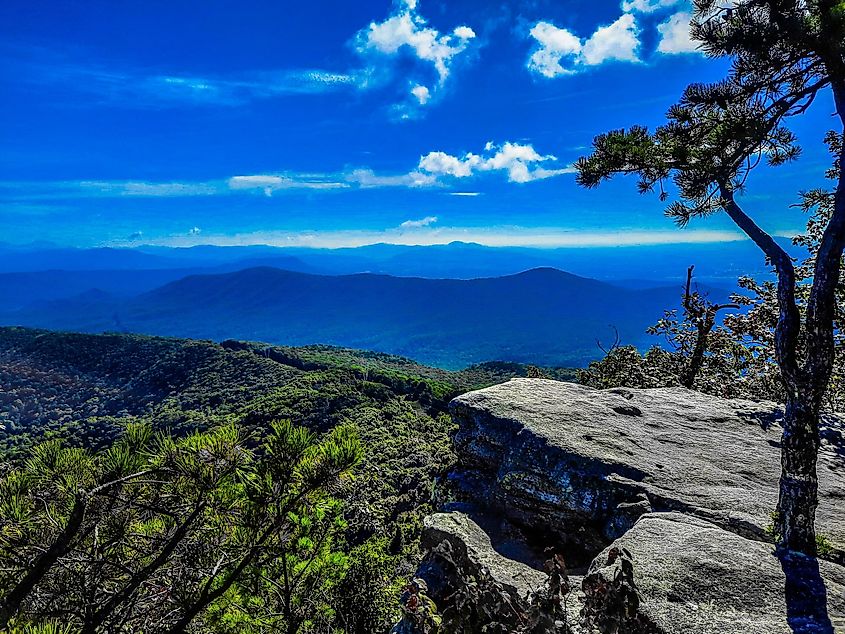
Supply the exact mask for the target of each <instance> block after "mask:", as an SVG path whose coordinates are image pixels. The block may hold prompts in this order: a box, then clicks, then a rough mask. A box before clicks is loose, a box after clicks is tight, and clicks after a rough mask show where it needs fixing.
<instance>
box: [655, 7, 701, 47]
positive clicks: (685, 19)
mask: <svg viewBox="0 0 845 634" xmlns="http://www.w3.org/2000/svg"><path fill="white" fill-rule="evenodd" d="M691 20H692V15H691V14H690V13H688V12H686V11H681V12H680V13H676V14H675V15H672V16H670V17H669V18H668V19H667V20H666V21H665V22H661V23H660V24H658V25H657V32H658V33H660V43H659V44H658V45H657V50H658V51H659V52H660V53H666V54H668V55H676V54H679V53H699V52H700V51H699V49H698V44H699V43H698V42H696V41H695V40H693V39H692V37H690V21H691Z"/></svg>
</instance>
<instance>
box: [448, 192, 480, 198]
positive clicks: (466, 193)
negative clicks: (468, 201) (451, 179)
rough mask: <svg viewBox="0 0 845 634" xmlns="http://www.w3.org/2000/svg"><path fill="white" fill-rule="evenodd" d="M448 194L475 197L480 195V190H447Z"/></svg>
mask: <svg viewBox="0 0 845 634" xmlns="http://www.w3.org/2000/svg"><path fill="white" fill-rule="evenodd" d="M449 195H450V196H465V197H467V198H475V197H476V196H481V192H449Z"/></svg>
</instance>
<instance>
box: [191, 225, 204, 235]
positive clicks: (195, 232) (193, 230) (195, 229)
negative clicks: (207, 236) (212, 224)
mask: <svg viewBox="0 0 845 634" xmlns="http://www.w3.org/2000/svg"><path fill="white" fill-rule="evenodd" d="M201 233H202V229H200V228H199V227H192V228H191V229H189V230H188V235H189V236H198V235H199V234H201Z"/></svg>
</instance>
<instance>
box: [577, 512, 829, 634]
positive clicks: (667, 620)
mask: <svg viewBox="0 0 845 634" xmlns="http://www.w3.org/2000/svg"><path fill="white" fill-rule="evenodd" d="M612 549H617V550H623V549H624V550H625V551H627V552H629V553H630V555H631V560H632V561H633V578H634V583H635V584H636V589H637V592H638V594H639V610H638V614H637V619H638V621H639V622H643V623H644V624H645V625H647V626H651V627H646V628H644V629H642V630H636V631H654V632H660V633H662V634H749V633H752V632H753V633H754V634H797V633H801V634H815V633H818V634H830V633H831V632H837V633H839V632H845V568H843V567H842V566H839V565H837V564H834V563H831V562H828V561H821V560H819V561H815V560H809V559H806V558H803V557H800V556H793V558H792V559H791V560H785V561H783V562H782V561H780V560H779V559H778V558H777V557H775V555H774V553H773V549H772V547H771V545H769V544H766V543H763V542H759V541H755V540H750V539H746V538H744V537H740V536H739V535H736V534H734V533H730V532H728V531H725V530H723V529H721V528H719V527H718V526H716V525H715V524H712V523H710V522H707V521H704V520H700V519H697V518H694V517H690V516H688V515H683V514H680V513H654V514H648V515H644V516H642V517H641V518H640V519H639V520H638V521H637V523H636V524H635V525H634V527H633V528H632V529H631V530H629V531H628V532H627V533H625V535H624V536H622V537H621V538H620V539H618V540H617V541H615V542H614V543H613V544H612V545H611V546H609V547H608V548H607V549H606V550H605V551H604V552H602V553H601V554H600V555H598V556H597V557H596V559H595V561H594V562H593V564H592V566H591V567H590V570H589V571H588V574H587V576H586V577H585V578H584V589H585V591H586V592H587V598H586V601H587V607H588V608H590V607H591V606H590V602H591V601H594V600H595V599H594V593H593V592H592V590H591V588H594V587H598V588H601V587H607V585H608V584H607V583H606V582H605V579H606V578H607V577H608V576H609V574H608V571H609V570H610V571H611V572H612V564H610V565H608V563H607V562H608V554H609V553H610V551H611V550H612ZM610 599H611V600H609V601H608V600H605V601H602V602H601V606H602V607H603V606H604V605H606V604H607V603H610V604H613V600H612V599H613V597H611V598H610ZM825 604H826V609H825V607H824V606H825ZM588 611H591V610H588ZM825 612H826V614H825ZM808 614H815V615H816V616H815V617H814V618H810V617H808V616H807V615H808ZM629 630H630V631H635V630H634V629H632V628H629ZM620 631H626V630H625V629H621V630H620Z"/></svg>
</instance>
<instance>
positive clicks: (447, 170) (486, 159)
mask: <svg viewBox="0 0 845 634" xmlns="http://www.w3.org/2000/svg"><path fill="white" fill-rule="evenodd" d="M484 151H485V153H486V154H484V155H479V154H473V153H471V152H468V153H466V154H464V155H463V156H454V155H451V154H447V153H446V152H429V153H428V154H426V155H425V156H423V157H421V158H420V163H419V171H421V172H425V173H428V174H432V175H435V176H451V177H454V178H467V177H469V176H473V175H475V174H477V173H478V172H490V171H504V172H506V173H507V175H508V180H509V181H511V182H512V183H528V182H530V181H535V180H540V179H543V178H549V177H552V176H558V175H560V174H568V173H572V172H573V171H574V169H573V168H571V167H563V168H554V169H549V168H546V167H543V166H542V165H541V164H543V163H547V162H552V161H556V160H557V157H555V156H552V155H551V154H548V155H541V154H539V153H538V152H537V151H536V150H535V149H534V147H533V146H531V145H526V144H521V143H511V142H506V143H503V144H502V145H495V144H494V143H492V142H490V143H488V144H487V145H486V146H485V147H484Z"/></svg>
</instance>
